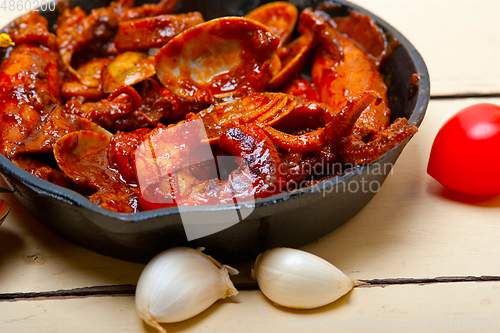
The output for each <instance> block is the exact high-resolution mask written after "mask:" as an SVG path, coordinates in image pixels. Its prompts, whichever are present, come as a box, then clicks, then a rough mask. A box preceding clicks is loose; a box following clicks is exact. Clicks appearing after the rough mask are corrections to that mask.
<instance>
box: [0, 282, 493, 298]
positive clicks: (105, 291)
mask: <svg viewBox="0 0 500 333" xmlns="http://www.w3.org/2000/svg"><path fill="white" fill-rule="evenodd" d="M360 281H361V282H363V284H362V285H360V286H358V288H373V287H387V286H392V285H410V284H417V285H421V286H423V285H428V284H436V283H459V282H496V281H500V276H456V277H455V276H450V277H436V278H391V279H372V280H360ZM235 287H236V289H238V290H258V286H257V284H256V283H239V284H238V283H237V284H235ZM135 288H136V286H135V285H131V284H128V285H117V286H95V287H85V288H76V289H68V290H57V291H45V292H24V293H5V294H0V302H15V301H29V300H37V301H39V300H58V299H59V300H60V299H68V298H82V297H98V296H115V297H116V296H133V295H134V294H135Z"/></svg>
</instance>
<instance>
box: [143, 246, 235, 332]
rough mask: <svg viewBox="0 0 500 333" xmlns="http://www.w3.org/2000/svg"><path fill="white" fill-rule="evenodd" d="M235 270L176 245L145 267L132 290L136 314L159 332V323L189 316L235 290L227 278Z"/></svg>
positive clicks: (161, 329)
mask: <svg viewBox="0 0 500 333" xmlns="http://www.w3.org/2000/svg"><path fill="white" fill-rule="evenodd" d="M229 272H230V273H231V274H237V273H238V271H237V270H235V269H234V268H231V267H229V266H222V265H221V264H219V263H218V262H217V261H215V260H214V259H213V258H212V257H210V256H207V255H205V254H204V253H202V252H201V251H198V250H194V249H190V248H185V247H178V248H173V249H169V250H166V251H164V252H162V253H160V254H158V255H157V256H156V257H154V258H153V259H152V260H151V261H150V262H149V263H148V264H147V265H146V267H145V268H144V270H143V272H142V274H141V276H140V278H139V282H138V283H137V289H136V293H135V305H136V307H137V312H138V313H139V316H140V317H141V318H142V319H143V320H144V321H145V322H146V323H147V324H149V325H151V326H153V327H155V328H157V329H158V330H159V331H160V332H166V331H165V329H164V328H163V327H161V326H160V325H159V323H174V322H178V321H182V320H186V319H189V318H191V317H194V316H196V315H197V314H199V313H201V312H203V311H204V310H206V309H207V308H208V307H209V306H210V305H212V304H213V303H215V302H216V301H217V300H219V299H223V298H226V297H229V296H235V295H237V294H238V291H237V290H236V288H235V287H234V285H233V283H232V282H231V279H230V277H229Z"/></svg>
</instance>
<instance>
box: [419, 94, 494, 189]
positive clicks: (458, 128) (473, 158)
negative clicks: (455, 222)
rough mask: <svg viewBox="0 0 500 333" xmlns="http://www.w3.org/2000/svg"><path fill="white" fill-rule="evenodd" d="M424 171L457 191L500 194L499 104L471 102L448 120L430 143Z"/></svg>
mask: <svg viewBox="0 0 500 333" xmlns="http://www.w3.org/2000/svg"><path fill="white" fill-rule="evenodd" d="M427 173H428V174H429V175H431V176H432V177H433V178H434V179H436V180H437V181H438V182H439V183H441V184H442V185H443V186H445V187H447V188H449V189H452V190H454V191H457V192H461V193H465V194H470V195H496V194H500V106H498V105H495V104H489V103H481V104H475V105H471V106H469V107H466V108H465V109H463V110H461V111H459V112H458V113H456V114H455V115H454V116H452V117H451V118H450V119H448V121H447V122H446V123H445V124H444V125H443V127H441V129H440V130H439V132H438V134H437V136H436V138H435V140H434V144H433V145H432V150H431V154H430V158H429V164H428V167H427Z"/></svg>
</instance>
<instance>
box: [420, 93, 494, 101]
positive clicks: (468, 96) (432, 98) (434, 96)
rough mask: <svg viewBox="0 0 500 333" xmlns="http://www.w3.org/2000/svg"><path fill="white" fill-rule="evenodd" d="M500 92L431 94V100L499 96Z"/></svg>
mask: <svg viewBox="0 0 500 333" xmlns="http://www.w3.org/2000/svg"><path fill="white" fill-rule="evenodd" d="M499 97H500V93H490V94H481V93H463V94H454V95H453V94H452V95H431V97H430V98H431V100H450V99H461V98H499Z"/></svg>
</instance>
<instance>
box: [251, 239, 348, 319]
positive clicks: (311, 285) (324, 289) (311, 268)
mask: <svg viewBox="0 0 500 333" xmlns="http://www.w3.org/2000/svg"><path fill="white" fill-rule="evenodd" d="M252 277H253V278H254V279H255V280H257V282H258V284H259V288H260V290H261V291H262V293H263V294H264V295H265V296H266V297H267V298H269V299H270V300H271V301H273V302H274V303H277V304H279V305H281V306H285V307H289V308H294V309H313V308H317V307H321V306H324V305H327V304H330V303H332V302H334V301H336V300H337V299H339V298H340V297H342V296H343V295H345V294H347V293H348V292H349V291H350V290H351V289H352V288H353V287H354V285H355V282H354V281H353V280H352V279H350V278H349V277H348V276H347V275H345V274H344V273H343V272H342V271H340V270H339V269H338V268H337V267H335V266H333V265H332V264H330V263H329V262H328V261H326V260H324V259H322V258H320V257H318V256H315V255H313V254H311V253H308V252H304V251H300V250H295V249H289V248H276V249H272V250H269V251H267V252H265V253H263V254H261V255H260V256H259V257H258V258H257V260H256V262H255V265H254V268H253V269H252Z"/></svg>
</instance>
